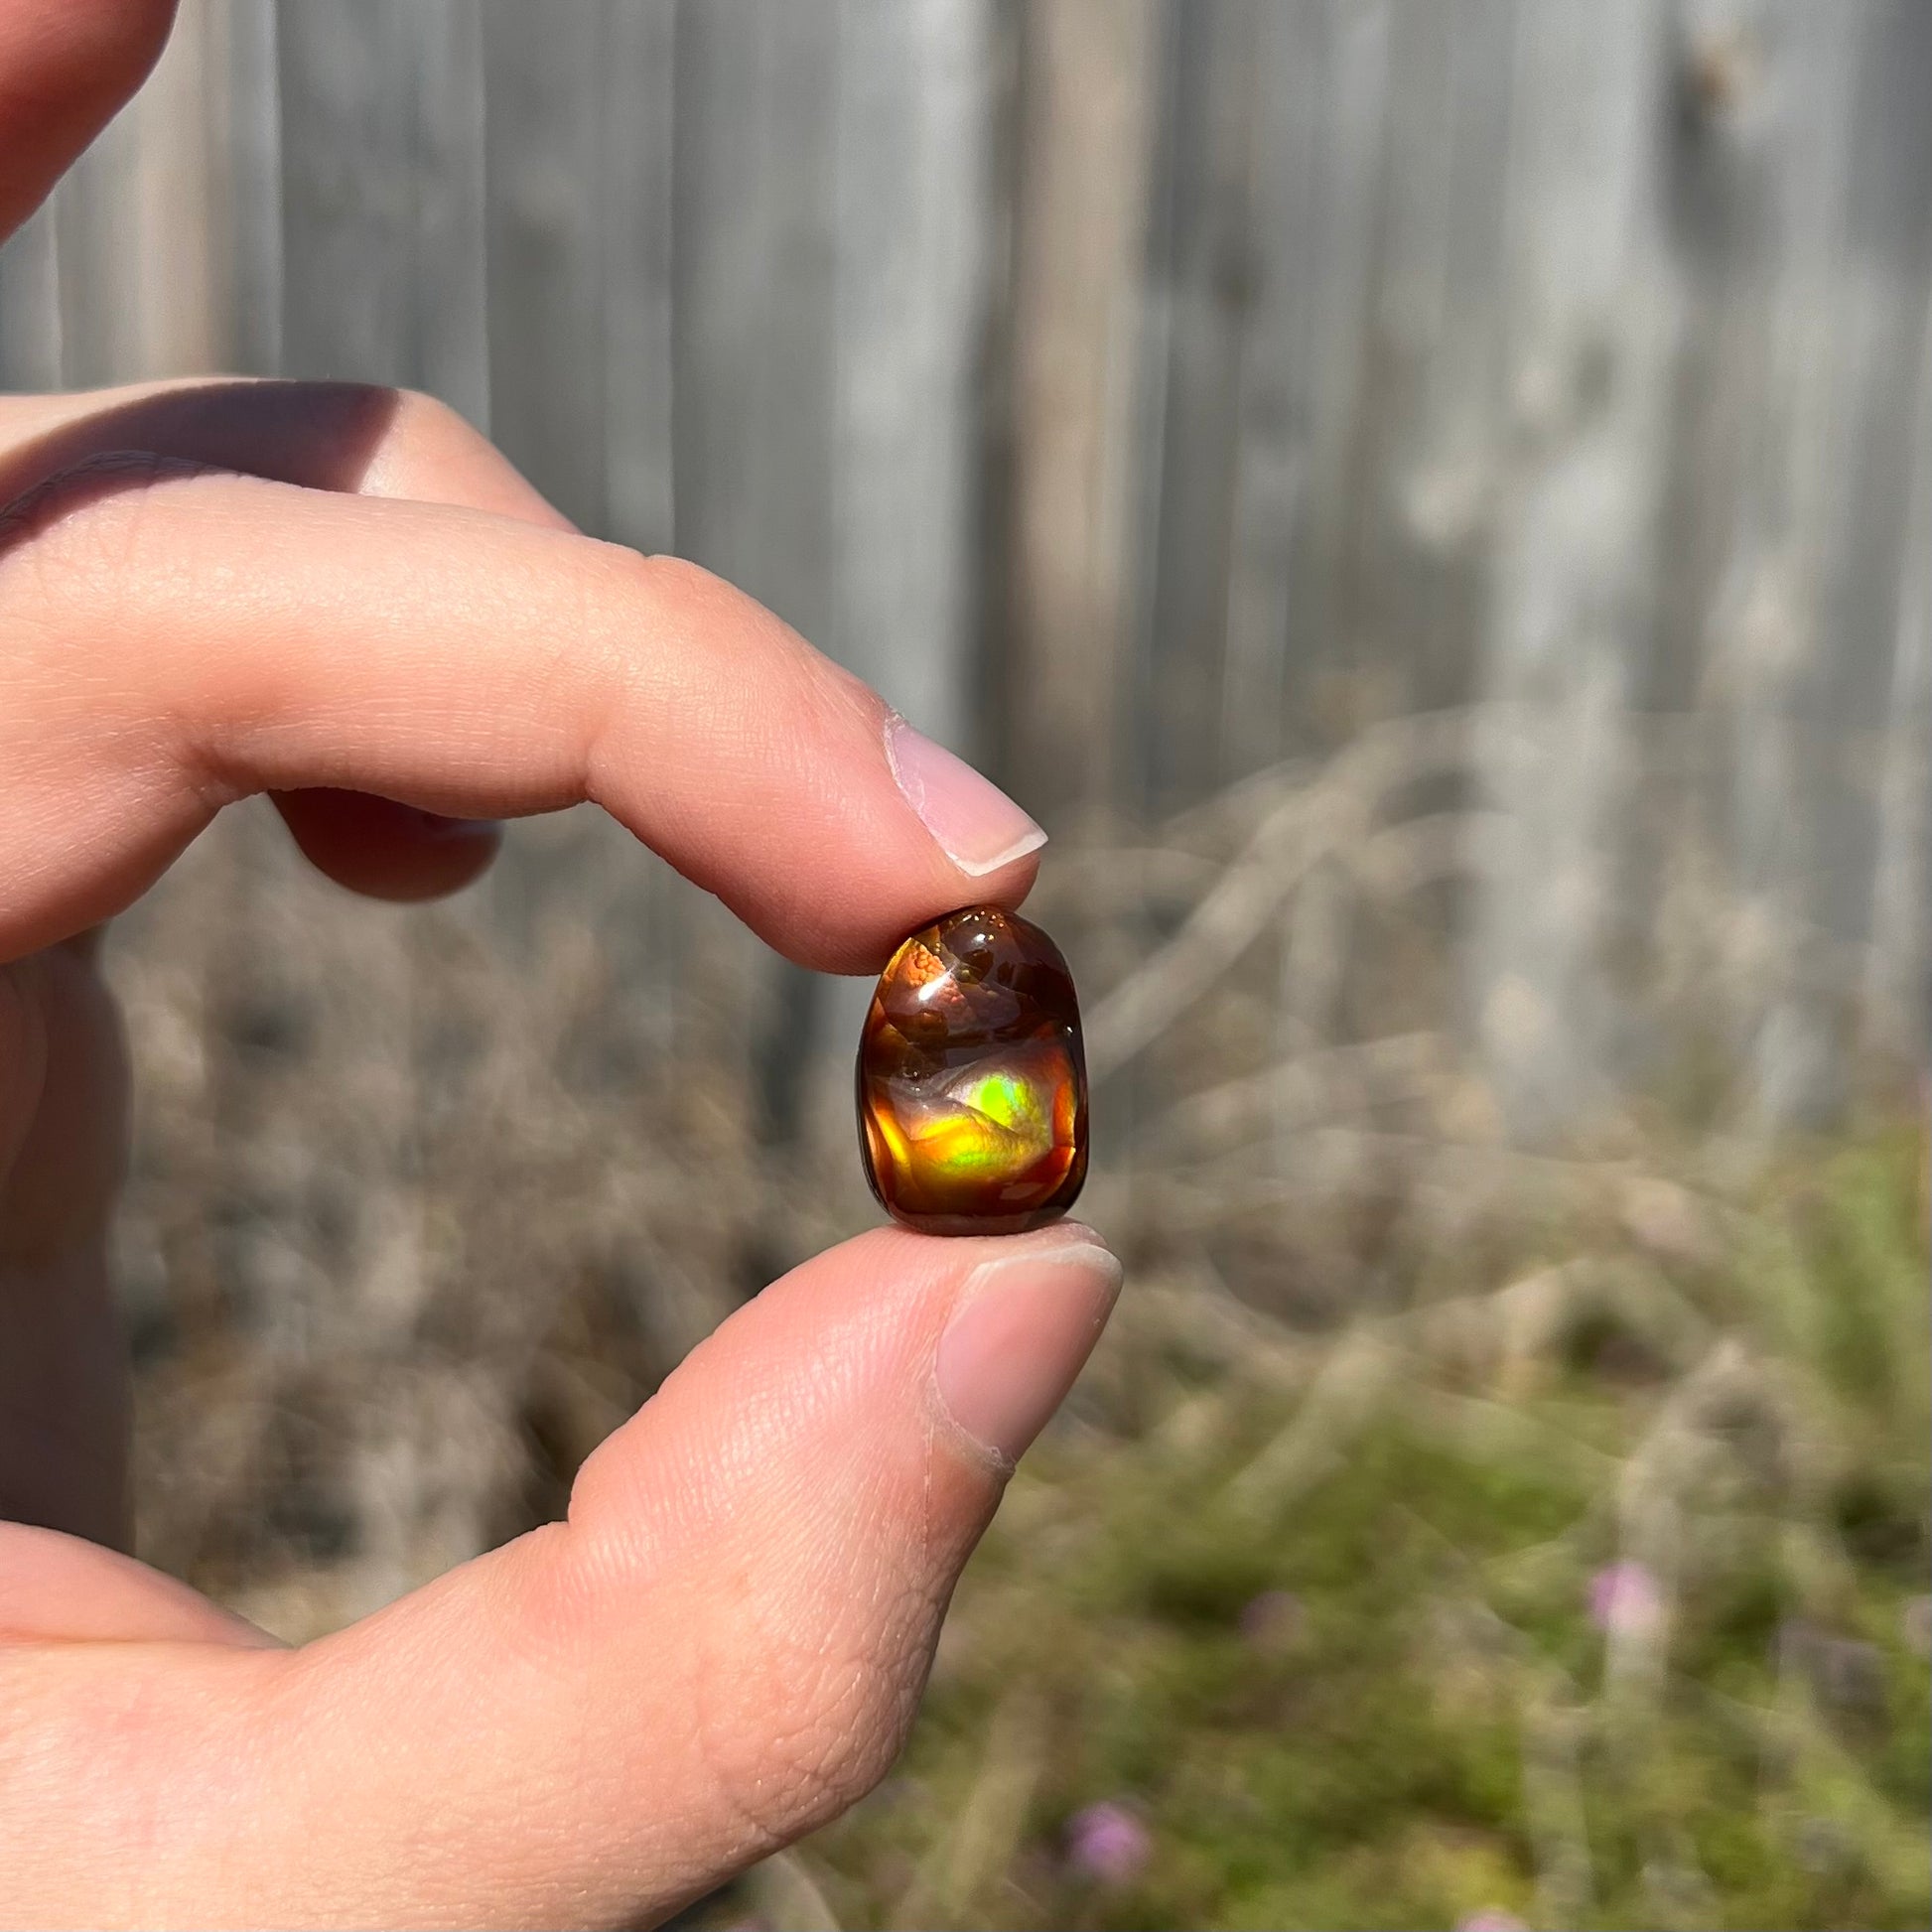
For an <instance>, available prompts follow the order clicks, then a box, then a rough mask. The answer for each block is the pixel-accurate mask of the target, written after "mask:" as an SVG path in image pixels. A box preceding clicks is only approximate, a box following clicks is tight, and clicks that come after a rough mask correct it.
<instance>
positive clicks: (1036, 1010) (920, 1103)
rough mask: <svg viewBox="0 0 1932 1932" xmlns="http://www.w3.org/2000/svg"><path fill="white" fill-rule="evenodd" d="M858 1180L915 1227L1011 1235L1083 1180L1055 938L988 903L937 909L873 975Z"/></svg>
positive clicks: (1079, 1089)
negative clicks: (940, 912)
mask: <svg viewBox="0 0 1932 1932" xmlns="http://www.w3.org/2000/svg"><path fill="white" fill-rule="evenodd" d="M859 1137H860V1142H861V1145H862V1147H863V1149H864V1154H865V1163H866V1178H867V1179H868V1180H870V1181H871V1182H872V1191H873V1192H874V1193H875V1194H877V1195H878V1196H879V1199H880V1203H881V1205H882V1206H884V1207H885V1209H886V1211H887V1212H888V1213H890V1214H891V1215H892V1216H893V1217H894V1218H895V1219H896V1220H899V1221H903V1222H904V1223H905V1225H906V1226H907V1227H913V1228H918V1229H920V1230H921V1231H922V1232H924V1233H927V1234H1018V1233H1020V1232H1021V1231H1022V1230H1023V1229H1025V1228H1032V1227H1038V1226H1039V1225H1040V1224H1041V1223H1042V1222H1044V1221H1050V1220H1052V1219H1053V1218H1054V1217H1055V1216H1056V1215H1059V1214H1062V1213H1064V1212H1065V1211H1066V1209H1067V1208H1069V1207H1070V1206H1071V1205H1072V1204H1073V1197H1074V1196H1075V1195H1076V1194H1077V1193H1079V1191H1080V1183H1081V1182H1082V1181H1083V1180H1085V1179H1086V1177H1087V1067H1086V1059H1085V1056H1084V1055H1083V1053H1082V1051H1081V1047H1080V1010H1079V1006H1078V1003H1077V1002H1076V1001H1075V1000H1074V997H1073V981H1072V979H1071V977H1070V976H1069V975H1068V973H1067V970H1066V961H1065V960H1064V959H1062V958H1061V957H1060V949H1059V947H1057V946H1056V945H1054V943H1053V942H1052V940H1050V939H1049V938H1047V936H1046V935H1045V933H1043V932H1042V931H1040V929H1039V928H1038V926H1036V925H1033V924H1031V923H1030V922H1029V921H1028V920H1026V919H1023V918H1021V917H1020V916H1019V915H1018V914H1017V913H1013V912H1006V911H1002V910H1001V909H1000V908H999V907H998V906H992V905H974V906H969V907H968V908H967V909H966V910H965V911H963V912H949V913H947V914H946V916H945V917H944V918H943V919H939V920H936V921H935V922H934V923H933V924H931V925H929V926H927V927H925V929H924V930H923V931H920V932H915V933H913V935H912V936H911V938H909V939H908V940H906V941H905V943H904V944H903V945H902V946H900V947H899V949H898V951H897V952H896V953H895V954H894V955H893V958H892V963H891V964H890V965H889V966H888V967H887V968H886V970H885V972H884V973H883V974H881V976H880V980H879V985H878V987H877V988H876V989H875V991H874V993H873V996H872V1008H871V1010H870V1012H868V1013H867V1015H866V1030H865V1033H864V1034H863V1035H861V1037H860V1041H859Z"/></svg>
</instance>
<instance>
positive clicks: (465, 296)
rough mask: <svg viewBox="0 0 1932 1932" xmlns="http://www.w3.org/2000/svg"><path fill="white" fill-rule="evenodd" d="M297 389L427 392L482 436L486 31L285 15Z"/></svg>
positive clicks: (287, 294) (418, 21) (291, 5)
mask: <svg viewBox="0 0 1932 1932" xmlns="http://www.w3.org/2000/svg"><path fill="white" fill-rule="evenodd" d="M276 31H277V55H278V71H279V74H280V85H281V123H282V217H283V223H284V236H285V240H284V250H283V256H284V259H283V306H282V362H283V367H284V369H285V371H286V372H287V373H289V374H291V375H309V376H323V375H326V376H344V377H351V378H353V379H355V380H358V381H368V382H390V383H398V384H403V385H406V386H409V387H412V388H421V389H427V390H429V391H430V392H431V393H432V394H435V395H438V396H441V397H442V398H443V399H444V401H446V402H448V403H450V404H451V405H452V406H453V407H454V408H456V409H458V410H460V411H461V412H462V413H463V414H464V415H465V416H467V417H468V418H469V419H470V420H471V421H472V422H474V423H476V424H478V425H479V426H480V427H483V428H486V427H487V426H488V422H489V387H488V349H487V343H486V339H485V333H484V327H485V326H484V317H485V309H484V280H483V276H484V270H483V184H484V180H485V175H484V166H483V88H482V84H481V71H482V34H481V16H480V15H479V13H478V11H477V9H476V8H475V7H473V6H470V5H468V4H466V0H412V4H410V5H409V6H406V7H398V6H394V5H388V4H384V0H342V4H339V5H336V6H330V7H315V6H309V5H305V4H302V3H301V0H282V4H281V5H280V7H279V10H278V12H277V16H276Z"/></svg>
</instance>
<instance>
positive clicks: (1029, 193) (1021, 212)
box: [999, 0, 1166, 826]
mask: <svg viewBox="0 0 1932 1932" xmlns="http://www.w3.org/2000/svg"><path fill="white" fill-rule="evenodd" d="M1165 19H1166V10H1165V9H1164V8H1163V7H1161V6H1159V5H1157V4H1156V3H1155V0H1052V3H1051V4H1039V5H1034V6H1029V7H1028V8H1026V9H1025V11H1024V14H1023V17H1022V28H1021V48H1020V59H1021V73H1022V81H1021V87H1020V115H1019V119H1020V127H1019V135H1018V153H1019V178H1018V184H1017V187H1018V205H1017V207H1015V209H1014V215H1013V219H1014V264H1013V280H1012V305H1013V315H1012V321H1011V325H1010V339H1011V343H1012V355H1013V369H1012V374H1011V388H1010V396H1009V407H1010V410H1011V416H1012V423H1013V429H1012V436H1011V464H1012V481H1011V489H1010V492H1009V514H1010V517H1011V523H1010V528H1009V529H1008V531H1007V533H1006V537H1005V541H1006V542H1007V543H1008V545H1009V546H1010V555H1011V564H1010V566H1009V568H1008V570H1007V571H1006V573H1005V576H1006V582H1007V590H1008V620H1007V626H1006V627H1007V630H1008V633H1009V638H1008V648H1007V649H1006V650H1005V651H1004V652H1003V653H1002V659H1001V664H1000V671H999V675H1000V677H1001V679H1002V683H1003V689H1004V692H1005V694H1006V706H1005V711H1004V716H1003V718H1002V720H1001V729H1002V732H1003V736H1004V740H1005V749H1006V758H1005V759H1004V760H1003V764H1004V767H1005V770H1006V773H1007V775H1008V777H1009V778H1010V780H1011V781H1012V783H1013V785H1014V788H1015V789H1016V790H1017V791H1018V792H1019V794H1020V796H1021V797H1022V798H1024V799H1025V800H1026V801H1027V803H1028V806H1029V808H1030V809H1032V810H1033V811H1034V812H1035V816H1037V817H1040V818H1042V819H1043V821H1044V822H1045V823H1047V824H1048V825H1049V826H1053V825H1056V824H1057V825H1065V824H1066V823H1067V822H1068V820H1069V818H1070V817H1077V816H1078V815H1080V814H1081V813H1082V812H1090V811H1092V810H1094V809H1096V808H1100V807H1104V806H1106V805H1107V804H1108V803H1110V802H1111V798H1112V795H1113V788H1114V773H1115V767H1116V750H1117V744H1118V733H1119V724H1120V720H1119V717H1118V716H1117V712H1116V704H1117V697H1118V694H1119V693H1120V691H1121V688H1122V686H1121V680H1122V675H1123V671H1124V668H1125V664H1126V660H1127V652H1128V646H1129V643H1130V640H1131V638H1132V636H1133V634H1134V633H1133V617H1132V613H1131V611H1130V609H1129V607H1128V603H1127V592H1128V587H1129V586H1130V584H1131V583H1132V581H1133V573H1132V570H1131V559H1130V556H1129V551H1128V537H1129V532H1130V531H1131V530H1132V529H1133V528H1134V525H1135V517H1134V513H1133V512H1134V490H1133V488H1132V483H1131V479H1132V475H1133V462H1134V448H1133V443H1132V431H1133V429H1134V428H1135V426H1136V423H1137V420H1138V412H1137V410H1136V407H1135V398H1134V393H1133V390H1134V382H1135V378H1136V376H1137V374H1138V372H1139V368H1140V355H1139V350H1138V341H1137V339H1138V335H1139V330H1140V326H1141V320H1142V316H1141V310H1142V290H1143V274H1142V267H1143V252H1144V247H1145V237H1146V224H1147V210H1148V147H1149V139H1150V135H1151V133H1152V130H1153V126H1154V115H1155V109H1156V103H1157V88H1156V72H1155V62H1156V57H1157V54H1158V52H1159V51H1160V49H1161V48H1162V47H1163V46H1164V45H1165V44H1166V34H1165Z"/></svg>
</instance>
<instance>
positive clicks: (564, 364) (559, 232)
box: [482, 0, 616, 534]
mask: <svg viewBox="0 0 1932 1932" xmlns="http://www.w3.org/2000/svg"><path fill="white" fill-rule="evenodd" d="M482 21H483V73H484V88H485V101H486V109H485V135H484V144H483V153H484V166H485V170H486V176H485V179H486V182H487V196H486V200H485V208H486V214H485V227H486V235H487V240H486V251H487V257H488V277H487V281H488V300H489V358H490V360H489V385H490V430H491V433H492V435H493V436H494V437H495V439H496V441H497V442H498V444H500V445H501V447H502V449H503V452H504V454H505V455H506V456H508V457H509V459H510V460H511V462H513V463H514V464H516V465H517V467H518V468H519V469H521V470H522V471H523V472H524V474H525V475H526V476H528V477H529V478H530V480H531V482H533V483H535V484H536V485H537V487H538V488H539V489H541V490H542V491H543V492H544V494H545V495H547V496H548V497H549V498H550V499H551V501H552V502H554V503H555V504H556V505H557V507H558V508H559V509H561V510H562V511H563V512H564V514H565V515H566V516H568V517H570V518H572V520H573V521H575V522H577V523H578V524H580V525H581V526H582V527H583V528H585V529H587V530H591V531H594V532H597V533H600V534H601V533H602V532H603V531H604V530H605V528H606V527H607V523H608V516H609V492H608V477H607V445H606V424H607V412H606V407H605V382H606V376H607V370H606V364H605V315H606V307H605V279H604V237H605V232H606V229H607V225H608V224H609V223H610V222H611V221H612V219H613V217H614V216H615V215H616V210H614V209H611V208H609V207H607V206H606V203H605V198H604V193H603V188H604V131H605V113H606V111H607V108H608V106H609V105H610V104H611V103H610V102H608V101H607V96H606V85H607V74H608V70H609V69H608V54H609V40H610V24H611V9H610V8H609V7H608V6H606V5H603V4H592V5H587V6H578V7H573V8H571V9H570V10H569V11H568V12H567V13H565V14H563V15H559V14H557V13H555V12H553V11H552V10H550V9H547V8H542V7H530V6H527V5H524V4H522V3H521V0H492V4H489V5H486V6H485V7H484V8H483V13H482Z"/></svg>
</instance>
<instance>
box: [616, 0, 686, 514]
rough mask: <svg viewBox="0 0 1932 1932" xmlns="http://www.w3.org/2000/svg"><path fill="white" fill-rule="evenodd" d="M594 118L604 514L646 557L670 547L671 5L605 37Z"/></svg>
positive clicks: (661, 2) (670, 0) (634, 16)
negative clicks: (598, 154) (600, 128)
mask: <svg viewBox="0 0 1932 1932" xmlns="http://www.w3.org/2000/svg"><path fill="white" fill-rule="evenodd" d="M605 32H606V44H605V56H606V67H605V73H604V78H603V101H602V114H603V120H604V137H605V174H604V180H603V184H602V214H601V223H602V228H603V241H604V379H603V390H604V407H605V461H606V479H605V511H606V519H607V523H608V527H609V533H610V534H611V535H612V536H613V537H616V538H618V539H619V540H620V541H621V542H623V543H629V544H634V545H635V546H636V547H637V548H638V549H640V550H645V551H662V550H670V549H672V548H674V547H675V543H676V529H675V524H676V511H675V489H674V483H673V472H672V446H671V326H672V325H671V294H672V270H671V211H672V168H673V163H674V156H675V133H674V130H675V126H676V114H677V96H676V88H675V82H676V77H677V65H676V63H677V48H676V32H677V7H676V0H624V4H621V5H619V6H617V7H615V8H613V10H612V13H611V17H610V21H609V24H608V26H607V27H606V30H605Z"/></svg>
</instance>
